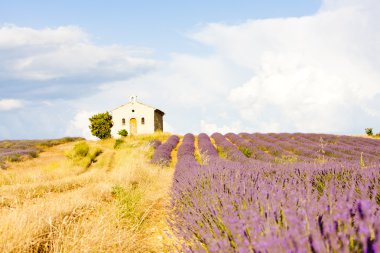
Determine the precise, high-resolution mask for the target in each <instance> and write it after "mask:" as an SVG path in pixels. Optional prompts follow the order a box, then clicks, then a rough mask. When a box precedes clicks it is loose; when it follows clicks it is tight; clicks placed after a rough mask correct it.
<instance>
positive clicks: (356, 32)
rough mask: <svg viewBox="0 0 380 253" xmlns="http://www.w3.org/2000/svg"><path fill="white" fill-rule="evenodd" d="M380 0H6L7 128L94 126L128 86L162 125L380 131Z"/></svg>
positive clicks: (0, 54) (0, 8)
mask: <svg viewBox="0 0 380 253" xmlns="http://www.w3.org/2000/svg"><path fill="white" fill-rule="evenodd" d="M379 11H380V2H379V1H378V0H308V1H305V0H290V1H283V0H266V1H261V0H237V1H229V0H218V1H217V0H210V1H199V0H194V1H186V2H185V1H174V0H163V1H153V0H142V1H121V0H112V1H100V0H95V1H73V0H66V1H63V0H62V1H46V0H40V1H26V0H23V1H22V0H13V1H6V0H2V1H1V2H0V139H38V138H58V137H62V136H83V137H86V138H91V134H90V131H89V128H88V125H89V122H88V118H89V117H90V116H91V115H93V114H95V113H99V112H105V111H110V110H112V109H114V108H115V107H118V106H119V105H122V104H124V103H127V102H128V98H129V97H130V96H131V95H137V97H138V100H139V101H141V102H143V103H145V104H149V105H152V106H153V107H156V108H159V109H161V110H162V111H164V112H165V113H166V114H165V117H164V130H165V131H170V132H173V133H178V134H184V133H187V132H192V133H199V132H206V133H213V132H217V131H219V132H223V133H226V132H318V133H321V132H322V133H335V134H362V133H364V129H365V128H367V127H373V128H374V131H375V132H380V124H379V123H380V111H379V108H380V73H379V71H378V69H380V30H379V29H378V27H380V19H379V18H378V17H377V13H379Z"/></svg>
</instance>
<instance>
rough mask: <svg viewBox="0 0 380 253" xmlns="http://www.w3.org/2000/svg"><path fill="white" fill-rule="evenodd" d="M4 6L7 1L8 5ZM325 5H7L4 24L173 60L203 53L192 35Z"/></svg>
mask: <svg viewBox="0 0 380 253" xmlns="http://www.w3.org/2000/svg"><path fill="white" fill-rule="evenodd" d="M3 2H4V1H3ZM319 6H320V1H319V0H308V1H304V0H291V1H282V0H268V1H257V0H254V1H252V0H240V1H230V0H212V1H199V0H198V1H175V0H164V1H153V0H142V1H120V0H117V1H115V0H112V1H100V0H95V1H75V0H68V1H47V0H45V1H42V0H40V1H25V0H22V1H19V0H15V1H7V3H5V4H4V3H2V4H1V8H0V17H1V22H2V23H3V24H4V23H10V24H16V25H18V26H27V27H33V28H36V29H42V28H46V27H58V26H63V25H75V26H79V27H81V28H82V29H83V30H84V31H86V32H88V33H89V34H90V35H91V37H92V39H93V40H94V41H95V42H96V43H97V44H101V45H107V44H110V43H111V44H113V43H116V44H124V45H128V46H133V47H144V48H150V49H152V50H154V51H155V57H159V58H167V57H168V54H170V53H171V52H173V51H177V50H181V51H182V50H195V51H196V50H198V49H199V50H201V51H202V50H203V49H201V48H199V47H197V45H194V43H191V42H189V41H188V40H186V33H187V32H189V31H192V30H194V29H197V28H198V27H199V26H202V25H204V24H207V23H210V22H223V23H231V24H236V23H240V22H244V21H245V20H248V19H262V18H273V17H293V16H303V15H309V14H313V13H315V12H316V11H317V10H318V8H319Z"/></svg>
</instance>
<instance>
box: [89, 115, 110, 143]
mask: <svg viewBox="0 0 380 253" xmlns="http://www.w3.org/2000/svg"><path fill="white" fill-rule="evenodd" d="M89 120H90V123H91V124H90V126H89V128H90V130H91V134H92V135H93V136H96V137H98V138H99V139H101V140H103V139H107V138H111V128H112V126H113V122H112V116H111V114H109V112H105V113H98V114H95V115H93V116H92V117H91V118H89Z"/></svg>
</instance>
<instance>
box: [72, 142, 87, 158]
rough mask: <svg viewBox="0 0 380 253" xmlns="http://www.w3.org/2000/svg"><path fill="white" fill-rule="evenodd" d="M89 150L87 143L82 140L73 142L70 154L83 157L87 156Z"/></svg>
mask: <svg viewBox="0 0 380 253" xmlns="http://www.w3.org/2000/svg"><path fill="white" fill-rule="evenodd" d="M89 150H90V147H89V146H88V144H87V143H86V142H84V141H82V142H79V143H77V144H75V146H74V148H73V153H72V155H73V157H85V156H87V154H88V151H89Z"/></svg>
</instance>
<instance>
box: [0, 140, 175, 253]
mask: <svg viewBox="0 0 380 253" xmlns="http://www.w3.org/2000/svg"><path fill="white" fill-rule="evenodd" d="M168 136H169V135H167V134H162V133H161V134H155V135H147V136H139V137H127V138H125V139H124V142H123V143H121V144H120V145H119V146H118V147H116V148H115V147H114V144H115V140H113V139H110V140H106V141H97V142H92V141H86V142H85V143H83V142H82V143H80V141H79V142H78V141H77V142H73V143H67V144H63V145H58V146H55V147H52V148H49V149H48V150H47V151H46V152H43V153H41V154H40V155H39V157H37V158H35V159H31V160H26V161H22V162H12V163H11V164H10V166H9V167H8V169H7V170H0V242H1V243H0V252H170V251H173V248H171V247H172V246H171V245H172V244H173V243H172V241H171V240H172V239H170V238H171V237H170V236H168V233H169V231H168V226H167V224H166V220H165V214H166V206H167V205H166V204H167V201H168V199H169V198H168V194H169V190H170V187H171V181H172V175H173V170H174V169H173V168H172V167H160V166H156V165H152V164H151V163H150V162H149V160H150V157H151V155H152V154H153V148H152V147H150V145H149V141H151V140H154V139H158V140H161V141H164V140H166V139H167V138H168ZM78 143H79V144H78ZM78 145H79V146H80V145H82V146H84V147H86V146H87V148H89V149H88V150H87V153H88V154H87V155H83V157H81V156H79V157H78V156H76V154H75V152H77V151H78V150H76V148H78V147H79V146H78ZM75 147H76V148H75Z"/></svg>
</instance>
